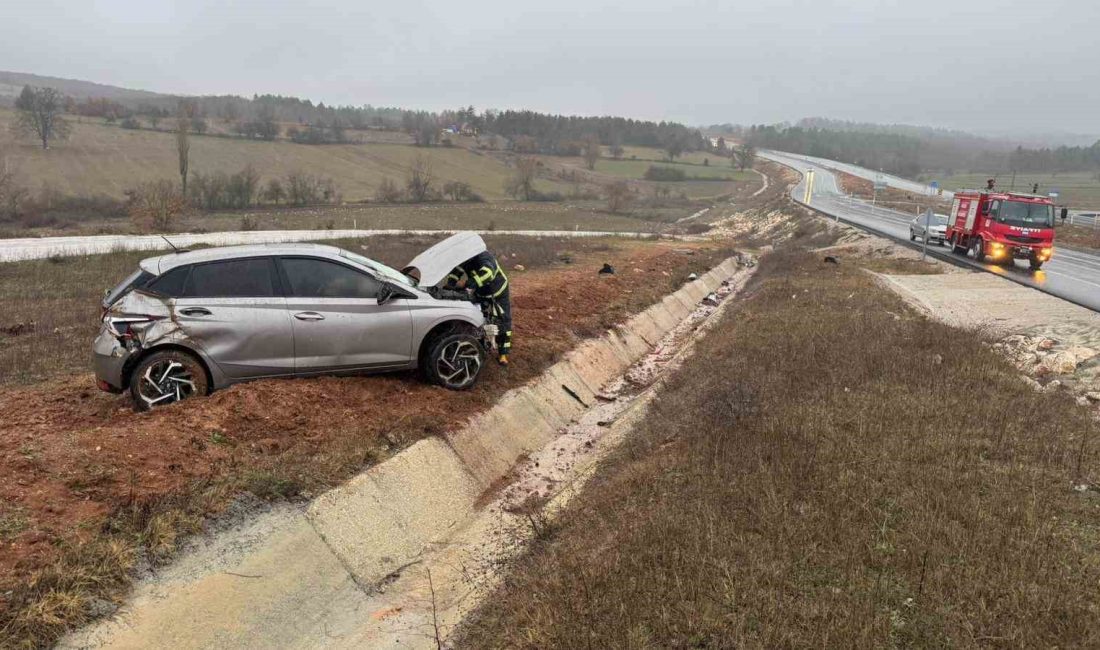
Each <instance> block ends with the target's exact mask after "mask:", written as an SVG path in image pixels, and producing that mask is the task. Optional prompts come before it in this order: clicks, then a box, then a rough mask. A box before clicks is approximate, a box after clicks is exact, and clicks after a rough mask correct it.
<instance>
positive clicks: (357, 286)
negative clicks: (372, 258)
mask: <svg viewBox="0 0 1100 650" xmlns="http://www.w3.org/2000/svg"><path fill="white" fill-rule="evenodd" d="M282 265H283V271H284V272H285V273H286V279H287V282H289V284H290V287H289V288H290V293H291V295H294V296H297V297H299V298H377V297H378V290H379V289H380V288H381V286H382V283H381V282H379V281H378V280H376V279H375V278H373V277H371V276H370V275H367V274H366V273H363V272H362V271H356V270H355V269H353V268H351V267H348V266H344V265H343V264H337V263H336V262H330V261H328V260H322V259H317V258H315V257H284V258H282Z"/></svg>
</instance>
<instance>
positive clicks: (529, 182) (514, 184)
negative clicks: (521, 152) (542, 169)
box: [504, 156, 539, 201]
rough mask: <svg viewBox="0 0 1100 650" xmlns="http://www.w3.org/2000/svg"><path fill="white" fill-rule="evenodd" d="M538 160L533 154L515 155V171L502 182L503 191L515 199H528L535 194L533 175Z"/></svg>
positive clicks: (537, 165) (537, 167)
mask: <svg viewBox="0 0 1100 650" xmlns="http://www.w3.org/2000/svg"><path fill="white" fill-rule="evenodd" d="M538 170H539V160H538V158H535V157H534V156H517V157H516V171H515V173H514V174H512V177H511V178H509V179H508V180H507V181H505V183H504V191H506V192H508V194H511V195H512V196H513V197H515V198H517V199H522V200H524V201H530V200H531V198H532V197H533V196H534V195H535V176H536V175H537V174H538Z"/></svg>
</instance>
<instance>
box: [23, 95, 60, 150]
mask: <svg viewBox="0 0 1100 650" xmlns="http://www.w3.org/2000/svg"><path fill="white" fill-rule="evenodd" d="M15 108H16V109H17V110H18V111H19V115H18V116H17V117H16V118H15V128H16V129H17V130H20V131H23V132H24V133H26V134H28V135H31V136H34V137H36V138H38V139H39V140H41V141H42V148H43V149H49V148H50V140H60V139H64V138H65V137H67V136H68V135H69V123H68V122H66V121H65V119H64V118H63V117H62V116H61V115H62V113H63V112H64V110H65V96H64V95H63V94H61V91H59V90H57V89H56V88H34V87H32V86H23V92H22V93H20V95H19V97H18V98H17V99H16V100H15Z"/></svg>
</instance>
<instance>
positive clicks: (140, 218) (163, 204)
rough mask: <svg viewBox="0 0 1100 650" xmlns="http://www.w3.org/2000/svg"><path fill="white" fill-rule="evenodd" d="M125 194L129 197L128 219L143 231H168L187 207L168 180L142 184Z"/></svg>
mask: <svg viewBox="0 0 1100 650" xmlns="http://www.w3.org/2000/svg"><path fill="white" fill-rule="evenodd" d="M127 194H128V195H129V196H130V206H129V210H130V219H131V220H133V222H134V225H136V226H138V227H139V228H142V229H144V230H152V231H155V232H164V231H167V230H170V229H171V228H172V224H173V222H174V221H175V219H176V217H177V216H179V215H180V214H182V213H183V211H184V209H185V208H186V206H187V203H186V202H185V201H184V199H183V195H182V194H180V193H179V192H177V191H176V188H175V187H174V186H173V185H172V181H169V180H160V181H151V182H148V183H142V184H141V185H139V186H138V187H137V188H136V189H133V190H131V191H129V192H127Z"/></svg>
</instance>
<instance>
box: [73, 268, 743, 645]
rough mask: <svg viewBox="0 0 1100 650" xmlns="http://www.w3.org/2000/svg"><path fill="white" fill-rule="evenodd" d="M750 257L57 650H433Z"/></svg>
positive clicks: (149, 591) (173, 577)
mask: <svg viewBox="0 0 1100 650" xmlns="http://www.w3.org/2000/svg"><path fill="white" fill-rule="evenodd" d="M752 265H753V263H752V261H750V260H746V261H742V260H739V259H738V258H730V259H728V260H726V261H725V262H723V263H722V264H720V265H719V266H717V267H715V268H714V269H712V270H711V271H709V272H708V273H706V274H704V275H703V276H702V277H700V278H699V279H697V280H694V281H692V282H690V283H688V284H686V285H684V286H683V287H682V288H681V289H679V290H678V291H676V292H675V293H673V294H671V295H669V296H666V297H665V298H664V299H663V300H662V301H661V302H660V303H657V304H655V305H653V306H651V307H650V308H649V309H647V310H646V311H644V312H642V313H640V314H638V315H637V316H635V317H633V318H631V319H630V320H629V321H628V322H627V323H625V324H623V325H620V326H617V327H616V328H615V329H614V330H611V331H609V332H608V333H607V334H606V335H605V336H603V337H601V338H599V339H593V340H589V341H586V342H585V343H583V344H582V345H580V346H579V347H577V348H576V349H574V350H573V351H571V352H570V353H569V354H567V355H566V357H565V358H564V359H563V360H562V361H560V362H558V363H557V364H555V365H554V366H552V367H550V368H549V369H548V370H547V371H545V372H544V373H543V374H542V375H541V376H540V377H539V378H538V379H537V380H535V381H533V382H532V383H529V384H527V385H525V386H523V387H520V388H516V389H513V390H511V391H509V392H508V393H506V394H505V395H504V396H503V397H502V398H501V400H500V401H499V402H498V403H497V404H496V405H495V406H494V407H493V408H492V409H490V410H488V411H486V412H484V413H482V414H480V415H478V416H475V417H474V418H472V419H471V420H470V421H469V422H468V423H467V424H466V425H465V426H464V427H463V428H461V429H459V430H457V431H454V432H451V433H449V434H447V435H446V436H444V437H442V438H429V439H425V440H422V441H420V442H417V443H416V444H414V445H412V446H410V447H409V448H407V449H405V450H404V451H402V452H400V453H399V454H397V455H396V456H394V457H393V458H390V459H389V460H387V461H385V462H383V463H381V464H379V465H377V466H375V467H372V468H371V469H369V470H367V471H366V472H364V473H362V474H360V475H359V476H357V477H355V478H353V479H352V480H350V481H348V482H347V483H345V484H344V485H342V486H340V487H338V488H335V489H333V490H331V491H329V492H327V493H325V494H323V495H321V496H320V497H318V498H317V499H315V500H314V501H313V502H312V503H310V504H309V505H308V506H306V507H300V506H279V507H276V508H273V509H271V510H269V511H267V512H264V513H263V514H261V515H259V516H257V517H253V518H250V519H249V520H248V522H247V523H245V524H242V525H240V526H238V527H236V528H233V529H230V530H227V531H224V532H221V533H219V534H214V535H210V536H207V537H205V538H203V539H201V540H198V541H196V542H195V543H194V544H193V545H192V548H190V549H189V550H188V551H187V552H186V553H184V554H183V555H182V556H181V558H180V559H179V560H178V561H177V562H175V563H174V564H173V565H172V566H170V567H168V568H166V569H165V570H163V571H161V572H160V573H159V574H158V575H156V576H155V577H152V578H149V579H146V580H144V581H142V582H141V583H139V584H138V586H137V587H136V588H135V591H134V594H133V596H132V598H131V600H130V602H129V604H127V605H126V606H125V607H124V608H123V610H122V611H121V612H120V613H119V614H117V615H116V616H115V617H114V618H112V619H109V620H106V621H103V622H101V623H99V624H96V625H93V626H90V627H88V628H86V629H84V630H80V631H78V632H75V633H73V634H71V635H69V636H68V637H66V638H65V639H64V640H62V642H61V643H60V644H59V646H60V647H64V648H86V647H111V648H139V647H140V648H150V647H157V648H167V647H171V648H209V647H219V648H252V647H301V648H306V647H308V648H316V647H331V648H343V647H356V648H362V647H394V646H398V647H436V645H437V638H442V637H444V636H445V635H446V634H447V633H448V631H449V630H450V629H451V628H452V627H453V626H454V625H455V624H457V623H458V622H459V621H460V620H461V617H462V616H463V615H464V614H465V613H466V612H468V611H469V610H470V608H472V607H473V606H474V605H476V603H477V602H478V599H479V598H480V597H481V596H482V595H484V594H485V592H486V590H488V589H490V588H491V586H492V585H493V584H494V580H495V579H496V578H497V572H496V571H495V568H496V567H498V566H499V563H500V562H501V561H502V560H504V559H507V558H508V557H510V556H512V555H514V554H515V553H517V552H518V551H519V550H520V549H521V548H522V544H523V541H524V540H525V539H526V538H527V537H528V536H529V535H531V534H532V533H533V531H536V530H537V529H538V527H539V525H540V523H539V522H540V521H543V518H544V517H547V516H552V515H553V513H554V512H556V511H557V510H558V509H560V508H561V507H562V506H563V505H564V504H565V502H567V501H568V499H569V498H570V497H571V496H572V495H573V494H574V493H575V492H576V489H577V488H578V487H579V485H580V484H581V483H583V481H584V480H585V478H586V477H587V475H588V473H589V472H590V470H591V469H592V467H593V466H594V463H595V461H596V460H598V459H599V458H600V457H602V456H603V455H604V454H605V453H606V452H607V450H609V449H610V448H612V447H613V446H614V444H615V443H616V442H617V441H618V440H620V439H621V438H622V436H623V435H624V434H625V433H626V432H627V431H629V429H630V428H631V426H632V424H633V423H634V422H635V421H636V420H637V418H638V417H640V415H641V414H642V413H643V412H644V408H645V405H646V404H647V403H648V402H649V400H650V399H652V396H653V395H654V394H655V393H656V391H657V390H658V387H659V384H660V381H661V376H662V375H663V373H664V372H665V371H666V370H667V369H668V368H669V367H670V366H674V365H676V363H677V362H678V360H679V359H681V358H683V357H684V356H685V355H686V354H688V353H689V350H690V348H691V346H692V342H693V341H694V338H695V336H696V335H697V333H698V332H699V331H702V330H704V329H706V328H707V327H709V326H711V325H712V324H713V323H714V322H715V321H716V319H714V318H712V316H713V314H714V313H715V312H717V311H719V310H721V309H723V308H724V307H725V306H726V305H727V304H728V302H724V301H723V299H724V298H725V297H726V296H727V295H730V294H732V293H734V292H735V291H736V290H738V289H739V288H740V287H741V286H743V284H744V282H745V281H746V280H747V279H748V277H749V275H750V274H751V272H752V269H751V267H752Z"/></svg>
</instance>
